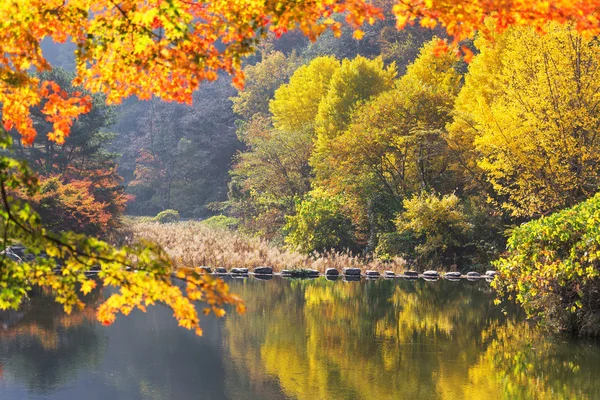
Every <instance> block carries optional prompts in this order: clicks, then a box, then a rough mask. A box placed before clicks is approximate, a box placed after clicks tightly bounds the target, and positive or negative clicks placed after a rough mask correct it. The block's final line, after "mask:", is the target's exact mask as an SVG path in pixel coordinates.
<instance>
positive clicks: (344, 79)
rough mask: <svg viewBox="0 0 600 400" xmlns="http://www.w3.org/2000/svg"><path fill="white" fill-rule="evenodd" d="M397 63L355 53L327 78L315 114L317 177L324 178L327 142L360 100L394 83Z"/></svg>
mask: <svg viewBox="0 0 600 400" xmlns="http://www.w3.org/2000/svg"><path fill="white" fill-rule="evenodd" d="M395 77H396V67H395V65H394V64H392V65H390V66H387V67H386V66H384V64H383V61H382V60H381V58H377V59H374V60H368V59H366V58H364V57H361V56H358V57H356V58H355V59H353V60H343V61H342V65H341V66H340V68H339V69H338V70H337V71H335V73H334V74H333V75H332V77H331V81H330V82H329V87H328V89H327V93H326V94H325V96H324V97H323V98H322V99H321V101H320V102H319V107H318V111H317V115H316V117H315V127H316V129H315V131H316V134H317V137H316V140H315V149H314V152H313V154H312V156H311V165H312V166H313V168H314V170H315V174H316V177H317V179H318V180H324V179H327V177H328V176H329V174H330V169H329V167H328V165H329V163H328V157H329V153H328V151H329V146H330V144H331V141H332V140H334V139H335V138H336V137H338V136H339V135H341V134H342V133H343V131H344V129H345V128H346V127H347V126H348V124H349V123H350V116H351V115H352V112H353V111H354V109H355V108H356V107H357V106H358V105H360V104H361V103H362V102H367V101H369V100H371V98H372V97H374V96H376V95H378V94H379V93H382V92H384V91H386V90H389V89H391V88H392V87H393V85H394V78H395Z"/></svg>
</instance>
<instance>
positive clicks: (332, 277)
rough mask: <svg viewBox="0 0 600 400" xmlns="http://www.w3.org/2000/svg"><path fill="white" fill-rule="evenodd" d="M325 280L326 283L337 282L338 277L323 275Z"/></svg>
mask: <svg viewBox="0 0 600 400" xmlns="http://www.w3.org/2000/svg"><path fill="white" fill-rule="evenodd" d="M325 279H327V280H328V281H337V280H338V279H340V277H339V275H325Z"/></svg>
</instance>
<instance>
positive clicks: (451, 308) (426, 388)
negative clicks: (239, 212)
mask: <svg viewBox="0 0 600 400" xmlns="http://www.w3.org/2000/svg"><path fill="white" fill-rule="evenodd" d="M228 280H229V281H230V283H231V287H232V290H233V291H234V292H236V293H238V294H240V295H241V296H242V297H243V298H244V299H245V300H246V303H247V305H248V312H247V313H246V314H244V315H241V316H240V315H235V314H231V315H228V316H226V317H225V318H223V319H215V318H213V317H204V318H203V319H202V328H203V329H204V336H203V337H196V336H195V335H194V334H193V333H191V332H189V331H186V330H184V329H182V328H178V327H177V323H176V322H175V321H174V320H173V318H172V317H171V312H169V310H167V309H166V308H164V307H161V306H158V307H154V308H151V309H150V310H149V311H148V313H146V314H144V313H141V312H134V313H133V314H132V315H130V316H129V317H122V316H121V317H119V318H117V321H116V322H115V323H114V324H113V325H112V326H109V327H104V326H101V325H100V324H99V323H97V322H96V321H95V319H94V318H95V317H94V312H93V310H92V308H90V307H88V308H86V309H85V310H84V311H83V312H77V313H76V312H74V313H73V314H72V315H69V316H68V315H65V314H64V313H63V312H62V309H61V308H60V306H58V305H56V304H54V303H53V302H52V301H51V299H50V298H48V297H47V296H46V295H44V294H43V293H36V294H34V295H32V297H31V299H30V301H29V302H28V303H27V304H26V305H24V306H23V307H22V309H21V310H20V311H19V312H3V313H2V315H1V323H2V326H1V327H0V398H1V399H111V400H112V399H265V400H270V399H310V400H313V399H404V398H406V399H486V400H491V399H554V398H556V399H571V398H577V399H582V398H590V399H593V398H600V346H599V345H598V343H596V342H592V341H584V340H575V339H570V338H568V337H562V336H551V335H548V334H547V333H545V332H544V331H542V330H541V329H539V328H536V327H535V326H534V325H531V324H529V323H528V322H526V321H524V319H523V315H522V313H521V312H520V310H519V309H518V308H517V307H515V306H512V305H510V304H501V305H498V306H496V305H494V302H493V300H494V293H493V292H492V290H491V289H490V287H489V284H488V283H486V282H485V281H480V282H469V281H464V280H462V281H460V282H449V281H443V280H440V281H437V282H427V281H424V280H418V281H406V280H403V279H393V280H384V279H378V280H373V281H364V280H363V281H360V282H344V281H342V280H337V281H327V280H326V279H325V278H323V277H322V278H318V279H314V280H288V279H284V278H279V277H275V278H273V279H271V280H268V281H262V280H259V279H255V278H253V277H250V278H245V279H233V278H228ZM103 296H104V294H103V293H101V292H97V293H95V294H94V295H93V296H91V297H90V298H89V299H88V301H89V303H92V304H97V303H99V302H101V301H102V299H103ZM505 313H506V314H505Z"/></svg>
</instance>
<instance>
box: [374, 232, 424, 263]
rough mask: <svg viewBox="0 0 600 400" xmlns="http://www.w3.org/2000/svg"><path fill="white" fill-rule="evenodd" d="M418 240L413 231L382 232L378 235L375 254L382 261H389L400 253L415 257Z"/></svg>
mask: <svg viewBox="0 0 600 400" xmlns="http://www.w3.org/2000/svg"><path fill="white" fill-rule="evenodd" d="M418 244H419V243H418V241H417V240H416V238H415V235H414V233H413V232H412V231H407V232H403V233H402V234H400V233H398V232H389V233H382V234H380V235H379V236H378V240H377V247H376V248H375V256H376V257H377V258H379V259H380V260H382V261H389V260H392V259H394V257H397V256H399V255H403V256H404V257H408V258H414V257H415V254H414V249H415V247H416V246H417V245H418Z"/></svg>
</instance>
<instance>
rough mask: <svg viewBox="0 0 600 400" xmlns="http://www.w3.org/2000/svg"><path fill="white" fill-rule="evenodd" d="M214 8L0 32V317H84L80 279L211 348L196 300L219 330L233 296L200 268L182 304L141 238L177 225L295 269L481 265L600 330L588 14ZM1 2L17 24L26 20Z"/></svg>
mask: <svg viewBox="0 0 600 400" xmlns="http://www.w3.org/2000/svg"><path fill="white" fill-rule="evenodd" d="M380 3H381V4H380ZM177 4H179V3H177ZM219 5H220V4H219V2H215V3H214V4H213V3H211V4H210V7H216V8H215V10H218V9H219ZM226 5H227V6H228V7H229V8H226V9H227V12H231V13H233V14H232V15H234V16H236V18H227V17H223V18H222V19H218V18H217V20H215V21H213V22H214V26H212V27H210V28H207V26H204V25H201V26H200V25H199V26H196V27H195V28H194V29H191V28H189V27H190V26H193V25H194V24H192V22H191V21H196V22H198V21H204V19H203V18H208V17H207V15H211V16H213V15H220V14H219V12H218V11H215V10H212V9H211V12H212V14H211V12H209V13H208V14H206V15H204V14H202V12H203V11H202V12H201V11H199V10H197V9H196V8H193V7H192V8H187V7H188V6H181V7H183V8H182V9H181V10H185V12H184V11H181V10H179V9H175V8H177V7H179V6H176V5H175V3H173V4H172V5H170V6H168V7H167V6H165V7H166V8H164V9H162V8H160V7H159V8H152V7H150V6H148V7H149V8H148V9H142V11H140V10H139V9H137V8H136V7H132V8H120V6H116V8H114V7H112V8H111V7H109V8H106V9H105V8H102V7H101V6H100V5H97V7H98V9H97V10H95V9H94V12H96V14H94V13H93V12H92V14H90V15H92V16H94V18H93V21H92V22H94V23H93V24H91V25H89V26H88V25H87V24H88V23H91V22H90V21H87V22H86V21H84V20H81V19H78V18H76V17H73V15H76V13H77V12H78V11H77V10H79V9H77V8H74V9H71V8H68V7H67V10H66V11H65V10H61V11H60V12H59V11H57V10H55V9H45V8H43V7H42V6H41V5H38V6H39V7H40V8H39V10H42V11H43V12H42V13H41V14H36V13H37V11H39V10H38V8H35V7H34V8H31V10H30V11H28V12H29V13H32V14H31V15H29V14H26V15H29V17H30V18H29V17H23V19H22V20H21V19H19V21H18V23H15V24H13V25H11V26H12V28H11V29H13V30H7V31H6V32H5V35H6V38H5V39H4V40H5V41H7V43H11V46H13V47H10V49H11V50H10V54H11V57H9V58H10V61H6V60H4V61H3V60H0V66H2V68H3V69H2V71H4V72H3V73H5V75H6V76H5V77H4V78H2V79H3V81H2V82H4V83H2V85H4V86H1V87H0V95H1V96H0V103H2V106H3V108H2V116H3V126H4V130H3V131H2V132H3V133H2V135H0V146H1V154H0V156H1V157H2V158H1V159H0V168H1V169H2V173H1V174H0V177H1V178H2V179H0V181H1V183H2V185H1V189H2V190H1V194H2V205H3V208H2V212H1V214H0V220H1V221H2V222H3V227H2V231H1V233H2V234H3V236H4V243H5V250H4V253H3V254H4V256H6V255H7V254H9V250H10V248H8V249H6V248H7V244H18V245H19V246H21V245H23V246H25V248H26V249H27V251H30V252H31V254H25V253H23V252H22V251H21V250H19V251H21V253H19V254H17V253H18V251H17V253H14V251H13V250H10V251H13V252H12V253H10V254H11V257H12V258H11V259H10V260H9V261H6V265H7V267H6V269H5V271H4V272H3V274H4V275H3V276H4V278H3V279H7V280H9V281H10V285H8V284H7V285H8V286H10V290H3V291H2V292H1V293H0V307H2V308H6V307H16V306H18V304H19V302H20V301H21V299H22V298H23V296H25V294H26V293H27V291H28V290H30V289H31V285H37V286H42V287H51V288H52V289H53V290H54V291H55V292H56V293H57V301H59V303H61V304H63V306H64V308H65V310H66V311H68V312H69V311H70V310H71V309H72V308H73V307H82V303H81V301H80V299H79V297H78V294H77V291H78V290H79V291H81V292H83V293H84V294H87V293H88V292H90V291H91V290H92V289H93V288H94V287H95V285H96V283H95V282H94V281H92V280H90V279H88V278H87V277H86V275H85V272H86V271H87V270H88V269H90V268H92V267H93V268H98V269H99V270H100V271H101V273H100V277H101V278H102V279H104V282H105V284H107V285H109V284H114V285H116V286H117V287H121V288H122V287H126V288H127V289H126V290H125V291H123V290H121V291H120V292H119V294H118V295H115V296H114V297H111V299H110V301H107V302H105V303H103V304H102V305H101V306H99V314H98V315H99V319H100V320H101V321H102V322H104V323H106V324H110V323H112V322H113V321H114V319H115V317H116V314H118V313H120V312H122V313H125V314H128V313H129V312H130V311H131V310H132V309H133V308H140V309H144V308H145V305H148V304H153V303H154V302H156V301H158V302H164V303H166V304H167V305H168V306H170V307H171V308H173V309H174V311H175V316H176V318H177V319H178V320H179V323H180V324H181V325H182V326H184V327H187V328H194V327H195V328H196V329H197V332H198V333H201V329H200V327H199V326H198V321H199V318H198V314H197V311H196V310H195V308H194V305H193V302H194V301H195V300H198V299H204V300H206V299H210V303H209V304H211V306H210V307H207V309H206V310H207V312H211V311H212V312H214V313H215V314H217V315H222V314H223V313H224V311H223V309H222V308H221V307H222V306H224V305H227V304H230V305H234V306H236V307H237V308H238V310H240V311H243V304H242V301H241V299H240V298H238V297H237V296H235V295H232V294H231V293H229V291H228V287H227V285H225V284H223V282H220V281H216V280H211V278H209V277H206V276H203V275H202V274H199V273H198V272H197V271H195V270H194V268H195V267H197V266H198V265H196V264H195V263H194V262H192V263H190V264H185V263H184V265H181V267H182V268H180V269H179V270H177V271H176V273H177V274H178V275H177V276H179V277H181V278H182V279H184V280H185V281H186V283H187V285H188V286H187V292H186V294H185V295H183V294H182V292H181V291H178V289H174V287H173V285H172V284H171V281H170V273H171V272H172V271H173V269H172V268H173V260H171V258H170V256H169V254H168V253H169V249H168V248H166V247H167V246H164V244H165V243H164V242H161V241H160V240H159V243H158V244H157V243H150V242H145V241H143V240H142V241H136V240H133V239H132V235H134V233H133V232H134V231H135V230H136V229H138V230H139V229H140V228H139V226H138V228H136V227H135V225H136V224H138V223H142V224H148V223H149V224H154V225H152V226H158V225H159V224H160V223H161V222H165V223H168V222H177V221H179V220H180V219H186V220H189V219H191V220H201V221H203V225H202V226H203V228H202V229H205V227H206V226H209V227H211V229H214V230H215V232H217V233H218V234H222V231H223V230H226V231H235V232H234V233H233V236H232V237H235V239H231V240H241V241H244V240H246V241H249V242H252V243H260V244H257V246H263V245H266V246H268V247H269V248H273V249H277V250H274V251H280V252H282V253H281V254H284V253H285V252H288V253H289V254H292V256H289V257H297V259H298V260H302V261H301V262H302V263H304V264H305V265H312V264H311V263H313V262H317V261H318V259H319V258H320V257H325V256H323V255H324V254H329V255H333V256H332V257H334V258H335V257H337V259H343V260H352V261H348V262H353V263H354V262H362V263H364V264H365V265H377V266H378V267H380V268H386V265H393V266H394V268H396V267H397V265H398V263H399V260H402V262H403V263H404V264H403V265H404V266H406V267H407V268H411V269H417V270H420V271H422V270H425V269H438V270H448V271H451V270H460V271H468V270H479V271H485V270H486V269H489V268H490V266H492V267H493V268H494V269H497V270H498V272H499V273H500V275H499V279H497V280H495V281H494V283H493V285H494V286H495V287H496V288H497V289H498V291H499V293H500V295H504V294H506V295H509V296H514V298H515V299H516V300H517V301H518V302H519V303H521V304H522V305H523V306H524V308H525V310H526V311H527V312H528V313H529V314H530V315H536V316H542V317H548V320H549V321H552V324H555V325H556V326H557V327H559V329H568V330H573V331H576V332H579V333H583V334H598V332H599V331H600V329H599V327H600V323H599V321H600V306H598V304H600V295H598V293H599V292H598V291H597V288H598V286H599V285H600V278H599V276H598V275H599V274H600V268H598V258H599V257H600V251H598V247H600V239H599V238H600V236H599V235H598V227H599V226H600V208H599V206H600V197H598V196H599V195H596V193H597V192H598V185H599V184H600V182H599V179H600V174H598V168H597V165H598V161H599V159H600V152H599V149H598V142H599V140H600V139H599V138H598V135H597V133H598V129H599V123H600V117H599V115H600V114H599V113H598V109H597V107H598V104H599V102H600V95H599V93H600V83H599V82H600V79H599V74H600V51H599V50H600V49H599V46H600V43H599V42H598V39H597V34H598V31H597V25H598V22H597V18H596V17H594V15H595V14H594V11H595V10H596V7H597V6H595V5H594V4H593V2H590V4H588V2H585V1H584V2H582V4H580V5H578V6H572V7H571V5H569V4H565V5H564V7H563V8H562V9H561V12H560V13H558V14H557V13H554V11H553V10H554V9H553V8H550V9H549V10H550V11H548V10H546V11H548V14H547V15H546V14H544V12H545V11H544V10H542V11H540V10H539V9H537V8H535V9H533V10H530V12H531V13H532V14H531V15H529V14H528V15H525V16H519V17H518V18H517V17H516V16H514V15H512V14H510V15H511V17H510V18H508V19H507V20H504V19H503V17H502V14H500V15H496V17H495V18H488V19H485V18H484V17H485V16H486V15H488V14H490V13H491V11H490V10H488V9H486V8H485V7H487V6H485V5H484V6H482V5H479V4H476V5H474V6H473V7H474V8H473V9H472V10H471V11H473V19H471V18H470V17H469V18H466V17H465V15H466V14H469V12H465V11H464V10H462V11H461V7H462V6H460V7H458V8H454V6H453V7H450V8H448V10H446V11H447V12H448V14H445V13H444V12H442V11H440V10H437V11H436V10H433V11H432V10H429V9H428V8H427V7H426V6H423V8H422V9H420V8H418V7H417V8H415V9H412V8H409V9H404V8H403V7H402V6H401V5H398V4H395V5H394V4H392V3H390V2H376V3H374V4H371V3H364V2H360V1H358V2H348V3H343V4H340V5H338V6H339V7H338V8H334V9H330V8H329V5H321V4H320V3H319V5H318V7H317V6H314V7H316V8H314V9H313V8H311V6H310V5H306V4H304V3H303V4H301V5H297V8H294V7H290V8H289V9H288V8H286V9H285V10H283V11H282V10H281V9H279V8H277V7H278V6H274V7H275V9H274V10H271V9H270V8H269V7H271V5H266V6H265V5H263V6H264V7H266V9H264V10H263V9H262V8H261V7H262V6H259V5H256V4H253V6H252V7H250V9H249V10H240V9H238V8H237V7H241V6H240V5H234V4H226ZM321 6H322V8H319V7H321ZM480 6H481V7H480ZM10 7H12V3H11V5H10V6H7V7H6V8H3V9H1V11H2V12H4V13H5V14H6V16H7V18H8V17H9V16H12V15H13V14H14V15H16V16H21V15H24V14H22V13H23V12H24V11H22V10H20V9H19V13H11V10H12V9H11V8H10ZM15 7H16V6H15ZM169 7H171V8H169ZM173 7H175V8H173ZM207 7H208V6H207ZM378 7H381V8H378ZM578 7H579V8H578ZM586 7H587V8H586ZM59 8H60V7H59ZM172 8H173V9H172ZM434 8H435V7H434ZM91 9H93V7H92V8H91ZM108 10H110V11H108ZM457 10H458V11H457ZM585 10H587V11H590V12H589V13H586V12H584V11H585ZM12 11H14V10H12ZM67 11H68V12H72V13H73V14H68V15H69V18H63V19H61V18H62V17H61V15H62V14H61V13H62V12H67ZM243 11H248V13H249V14H248V15H246V16H245V17H241V16H240V15H242V14H243ZM513 11H514V10H513ZM511 12H512V11H511ZM528 12H529V11H528ZM102 13H106V15H104V14H102ZM140 13H141V14H140ZM185 13H189V15H190V16H193V17H190V18H191V19H189V20H184V21H180V23H174V22H173V21H174V19H177V18H178V17H177V16H180V15H188V14H185ZM570 13H571V14H570ZM130 14H131V15H130ZM517 14H518V13H517ZM40 15H42V16H43V18H50V21H49V22H48V23H47V24H46V25H43V26H42V25H40V26H41V27H40V28H39V29H41V32H42V33H43V34H39V35H38V36H39V37H38V36H35V35H33V36H31V37H33V38H34V39H31V43H33V44H31V46H33V47H30V42H28V41H25V42H24V43H25V44H22V43H21V42H19V41H18V40H17V41H15V40H14V37H13V36H15V35H17V37H25V36H26V37H30V36H27V35H25V34H23V32H22V30H24V31H26V32H30V28H31V27H30V26H29V25H28V24H30V23H32V22H31V21H35V20H36V18H41V17H40ZM65 15H67V14H65ZM77 15H79V14H77ZM228 15H229V14H228ZM507 15H509V14H507ZM532 15H533V17H532ZM577 15H579V16H581V15H588V17H586V18H577V17H576V16H577ZM123 16H126V17H128V16H131V17H132V18H133V17H135V18H134V19H131V18H129V17H128V18H126V19H125V22H123V19H122V18H123ZM174 16H175V17H174ZM104 17H106V19H102V18H104ZM394 17H396V19H394ZM11 18H12V17H11ZM14 18H16V17H14ZM19 18H20V17H19ZM98 18H99V21H100V22H98V21H96V19H98ZM194 18H196V19H194ZM244 18H249V20H250V22H248V21H246V20H245V19H244ZM271 18H272V19H271ZM484 20H485V22H484V23H481V21H484ZM23 21H25V22H23ZM65 21H67V22H65ZM69 21H71V22H69ZM72 21H79V22H78V23H75V22H72ZM224 21H226V22H224ZM415 21H418V23H415ZM436 21H438V22H439V23H438V22H436ZM456 21H459V22H460V23H457V22H456ZM524 21H526V22H524ZM96 22H97V24H96ZM364 22H368V23H367V24H364ZM123 23H125V25H126V26H127V27H128V28H127V29H129V30H127V29H125V30H123V29H122V24H123ZM198 23H199V22H198ZM270 24H271V25H270ZM59 28H60V29H59ZM200 28H202V29H206V32H208V33H206V34H205V33H202V32H205V31H203V30H202V29H200ZM267 28H268V29H267ZM398 28H403V29H398ZM31 29H33V28H31ZM36 29H37V28H36ZM45 29H47V31H45ZM154 29H159V30H164V31H165V32H164V34H165V36H163V33H162V31H160V32H161V33H160V34H157V33H156V32H154V31H153V30H154ZM211 29H214V32H212V31H211ZM87 30H89V32H90V33H89V34H87V35H86V34H82V32H87ZM267 31H268V33H267ZM476 31H477V33H475V32H476ZM15 32H16V33H15ZM36 32H37V31H36ZM38 33H39V32H38ZM129 34H131V35H133V37H135V38H136V40H132V41H129V39H127V40H125V39H124V37H125V36H127V35H129ZM11 35H12V36H11ZM19 35H22V36H19ZM135 35H137V36H135ZM68 38H72V39H73V40H67V39H68ZM115 38H116V39H115ZM50 39H52V40H50ZM65 42H66V43H65ZM15 43H16V44H15ZM28 43H29V44H28ZM118 43H121V45H118ZM123 43H127V45H126V46H125V45H123ZM21 45H22V46H24V49H25V50H22V49H21V47H20V46H21ZM28 46H29V47H28ZM38 47H39V48H38ZM190 49H193V50H194V51H196V52H195V53H194V52H190ZM38 50H39V51H38ZM108 50H110V51H108ZM131 54H133V55H134V56H133V58H131ZM190 57H191V58H190ZM7 60H8V58H7ZM115 60H116V61H115ZM49 65H52V68H49V67H48V66H49ZM33 68H35V69H36V71H37V72H36V73H35V74H30V70H31V69H33ZM3 76H4V75H3ZM201 82H202V84H200V83H201ZM130 217H136V218H137V219H134V221H137V222H132V219H131V218H130ZM182 226H183V225H182ZM182 229H184V228H182ZM151 232H152V230H151V229H150V228H148V229H146V233H147V234H148V235H149V234H151ZM217 233H215V235H217ZM229 233H231V232H229ZM140 235H141V236H142V238H143V237H144V233H142V234H139V233H138V238H139V236H140ZM177 235H178V234H177V233H174V234H172V236H173V237H172V238H171V239H170V240H175V239H176V237H177ZM206 236H207V237H210V236H211V234H210V233H208V234H206ZM196 238H197V237H196ZM238 238H239V239H238ZM146 239H148V237H146ZM154 239H156V238H154ZM194 240H195V239H194ZM253 240H254V241H253ZM256 240H257V241H256ZM190 243H191V242H190ZM185 244H187V243H179V245H181V246H183V245H185ZM121 245H123V246H125V247H118V246H121ZM161 245H162V246H161ZM19 246H17V247H15V248H21V247H19ZM115 246H117V247H115ZM163 247H164V248H163ZM182 251H183V253H185V250H182ZM288 253H285V254H288ZM277 254H279V253H277ZM4 256H3V258H6V257H4ZM286 257H288V255H286ZM298 257H300V258H298ZM343 257H347V258H343ZM29 258H31V260H35V262H32V263H31V265H30V264H27V263H26V264H25V265H26V266H23V264H19V263H20V262H22V261H24V260H25V261H31V260H29ZM57 260H58V263H59V264H60V266H61V268H62V271H63V272H62V274H63V277H62V278H60V277H58V276H56V275H53V274H52V271H53V270H54V269H55V268H56V263H57ZM179 261H181V260H179ZM129 265H136V270H137V271H142V272H143V273H140V274H137V275H136V274H131V273H126V272H124V271H129V270H128V269H123V268H125V267H127V268H128V266H129ZM26 277H27V278H26ZM65 277H68V278H65ZM157 277H159V278H157ZM219 282H220V283H219ZM78 285H80V286H81V289H77V290H76V289H75V288H76V287H78ZM130 287H135V288H136V290H133V291H132V290H130V289H129V288H130ZM144 304H145V305H144Z"/></svg>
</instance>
